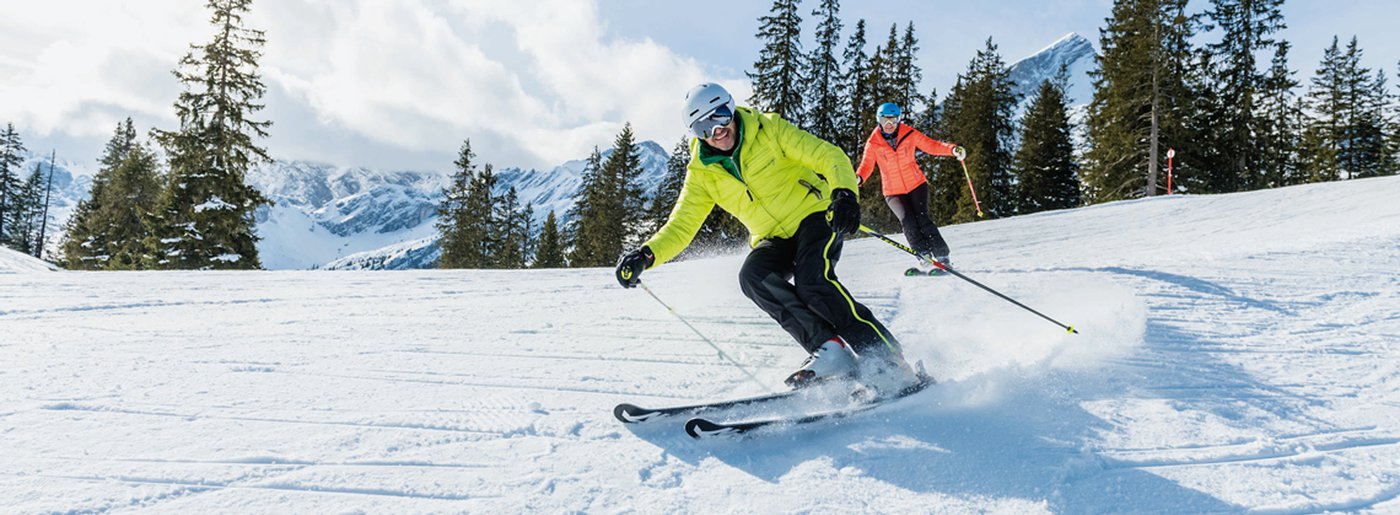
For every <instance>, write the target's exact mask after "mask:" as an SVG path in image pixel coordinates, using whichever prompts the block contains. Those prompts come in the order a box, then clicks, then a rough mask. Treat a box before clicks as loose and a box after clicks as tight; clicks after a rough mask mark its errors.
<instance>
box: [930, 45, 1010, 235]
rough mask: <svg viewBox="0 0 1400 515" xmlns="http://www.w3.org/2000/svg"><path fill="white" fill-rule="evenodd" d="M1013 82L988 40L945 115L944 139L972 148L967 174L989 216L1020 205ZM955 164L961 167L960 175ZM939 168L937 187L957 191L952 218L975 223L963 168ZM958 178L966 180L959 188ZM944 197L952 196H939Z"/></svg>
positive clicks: (953, 94) (957, 87)
mask: <svg viewBox="0 0 1400 515" xmlns="http://www.w3.org/2000/svg"><path fill="white" fill-rule="evenodd" d="M1012 86H1013V84H1012V81H1011V77H1010V71H1008V70H1007V67H1006V62H1005V61H1003V60H1002V58H1001V54H999V53H997V46H996V44H995V43H993V41H992V38H987V42H986V47H985V48H983V49H982V50H978V51H977V56H976V57H974V58H973V59H972V62H970V63H969V64H968V67H967V71H966V72H964V73H963V74H962V75H960V76H959V77H958V80H957V82H956V84H955V85H954V86H953V91H952V92H951V93H950V94H949V100H948V102H946V103H945V106H944V108H945V111H944V113H943V115H942V118H941V122H942V127H943V128H944V131H945V136H944V137H943V138H942V139H944V140H946V141H951V142H954V143H957V144H959V145H962V146H963V147H964V148H966V149H967V174H968V175H970V176H971V178H972V184H973V187H974V188H975V189H976V190H977V197H978V199H979V200H980V201H981V205H982V211H983V212H984V213H985V214H986V216H987V217H989V218H1000V217H1003V216H1009V215H1011V214H1013V213H1015V209H1016V201H1015V197H1014V196H1013V195H1014V184H1015V180H1014V178H1013V176H1012V160H1013V155H1012V144H1011V142H1012V141H1013V139H1014V138H1015V130H1016V126H1015V123H1014V122H1013V117H1014V114H1015V108H1016V102H1017V95H1016V93H1015V92H1014V91H1012ZM945 161H952V160H945ZM952 167H957V168H956V171H957V172H956V173H953V171H952V170H951V169H950V168H952ZM939 170H940V175H943V176H944V177H942V178H941V180H940V184H938V185H935V186H936V187H941V188H944V189H949V190H951V191H953V192H956V194H957V197H956V204H955V206H956V211H954V212H953V213H952V220H951V221H952V222H953V223H961V222H971V221H976V220H977V219H978V216H977V208H976V205H975V204H974V202H973V199H972V193H971V192H970V191H968V189H967V186H966V179H965V178H964V176H963V173H962V169H961V166H960V165H959V164H958V163H957V162H956V161H952V162H945V163H940V168H939ZM958 181H962V183H961V184H957V185H956V186H954V184H956V183H958ZM940 200H947V198H946V197H943V196H940ZM943 209H947V207H946V206H945V207H943ZM945 213H946V211H945ZM945 221H946V220H945Z"/></svg>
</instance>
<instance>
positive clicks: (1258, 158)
mask: <svg viewBox="0 0 1400 515" xmlns="http://www.w3.org/2000/svg"><path fill="white" fill-rule="evenodd" d="M1211 4H1212V7H1211V9H1209V10H1207V11H1206V16H1207V17H1208V18H1209V19H1210V20H1211V21H1213V22H1214V25H1215V27H1216V28H1218V29H1220V41H1218V42H1216V43H1211V44H1209V45H1206V48H1205V52H1206V53H1208V54H1209V55H1210V56H1211V61H1210V62H1211V63H1212V64H1213V66H1212V67H1211V72H1212V73H1211V75H1210V77H1209V82H1210V85H1209V87H1211V88H1212V89H1214V91H1213V93H1214V95H1212V97H1211V98H1212V99H1213V100H1214V102H1213V105H1211V106H1208V109H1209V110H1210V111H1213V112H1214V116H1212V118H1213V119H1214V120H1215V122H1216V123H1215V124H1214V125H1213V126H1212V127H1211V133H1212V136H1213V138H1212V140H1213V142H1214V144H1213V145H1212V149H1213V150H1214V152H1215V153H1216V154H1217V156H1218V160H1217V161H1216V162H1215V163H1214V165H1212V166H1207V167H1205V168H1206V169H1205V170H1203V172H1204V174H1203V176H1202V177H1201V179H1202V182H1203V183H1204V184H1205V187H1206V189H1207V190H1208V191H1211V192H1215V193H1226V192H1232V191H1241V190H1246V189H1259V188H1263V187H1266V186H1267V184H1268V183H1269V180H1268V179H1266V174H1265V173H1264V172H1263V168H1264V167H1265V163H1267V162H1266V161H1263V157H1264V156H1262V155H1261V154H1260V153H1259V152H1257V149H1258V147H1257V143H1258V141H1259V138H1260V136H1261V135H1262V134H1263V132H1264V131H1266V130H1267V129H1268V128H1267V127H1266V126H1265V124H1264V121H1265V120H1264V119H1263V118H1262V116H1261V115H1262V113H1261V110H1260V107H1261V105H1260V103H1261V97H1262V96H1263V95H1264V90H1265V81H1266V80H1268V76H1267V75H1265V73H1264V72H1263V71H1261V70H1260V69H1259V66H1258V65H1257V62H1256V61H1257V56H1258V55H1260V54H1261V53H1263V52H1265V51H1270V50H1272V51H1273V52H1275V53H1277V52H1278V51H1279V50H1278V44H1279V43H1278V42H1277V41H1275V40H1273V39H1272V38H1271V37H1270V36H1271V35H1272V34H1273V33H1275V32H1277V31H1279V30H1282V29H1284V28H1285V24H1284V22H1283V13H1282V11H1281V7H1282V5H1283V0H1212V2H1211Z"/></svg>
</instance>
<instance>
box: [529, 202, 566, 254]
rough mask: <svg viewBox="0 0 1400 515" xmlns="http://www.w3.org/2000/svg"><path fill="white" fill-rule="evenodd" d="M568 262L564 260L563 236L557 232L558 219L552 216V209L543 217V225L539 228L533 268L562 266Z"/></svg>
mask: <svg viewBox="0 0 1400 515" xmlns="http://www.w3.org/2000/svg"><path fill="white" fill-rule="evenodd" d="M567 265H568V263H567V262H565V261H564V238H563V235H562V234H561V233H560V232H559V221H558V219H556V218H555V217H554V211H550V212H549V216H546V217H545V219H544V227H542V228H540V239H539V246H538V247H537V250H536V252H535V262H534V265H533V266H534V268H564V267H565V266H567Z"/></svg>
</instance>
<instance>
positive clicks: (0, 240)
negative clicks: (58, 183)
mask: <svg viewBox="0 0 1400 515" xmlns="http://www.w3.org/2000/svg"><path fill="white" fill-rule="evenodd" d="M24 152H25V148H24V142H23V141H21V140H20V137H19V132H17V131H15V126H14V124H12V123H6V124H5V131H4V132H0V245H5V246H8V245H10V244H11V241H12V238H11V235H10V233H11V228H10V225H9V224H10V220H11V219H12V218H14V217H15V215H14V212H15V209H14V204H15V196H16V195H18V194H19V190H20V189H21V188H23V186H24V183H23V182H22V181H21V179H20V174H21V173H22V172H21V169H20V168H21V166H22V165H23V164H24Z"/></svg>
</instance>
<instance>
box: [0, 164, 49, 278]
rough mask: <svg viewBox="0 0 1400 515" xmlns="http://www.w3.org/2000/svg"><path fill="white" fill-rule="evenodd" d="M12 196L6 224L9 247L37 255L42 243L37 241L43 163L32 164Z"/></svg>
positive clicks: (42, 184)
mask: <svg viewBox="0 0 1400 515" xmlns="http://www.w3.org/2000/svg"><path fill="white" fill-rule="evenodd" d="M13 197H14V198H13V203H12V204H11V206H10V207H11V210H10V213H11V216H10V221H9V223H8V224H7V225H9V226H10V228H11V230H10V247H11V248H13V249H15V250H18V251H20V252H23V253H25V254H29V255H31V256H34V255H37V254H38V250H39V246H40V245H42V242H40V241H39V224H40V223H41V221H40V220H39V216H40V213H41V212H43V205H42V203H43V200H44V167H43V165H41V164H39V163H35V164H34V171H33V173H31V174H29V179H27V180H25V181H24V182H22V183H21V184H20V187H19V189H18V190H17V191H16V192H15V194H14V195H13Z"/></svg>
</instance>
